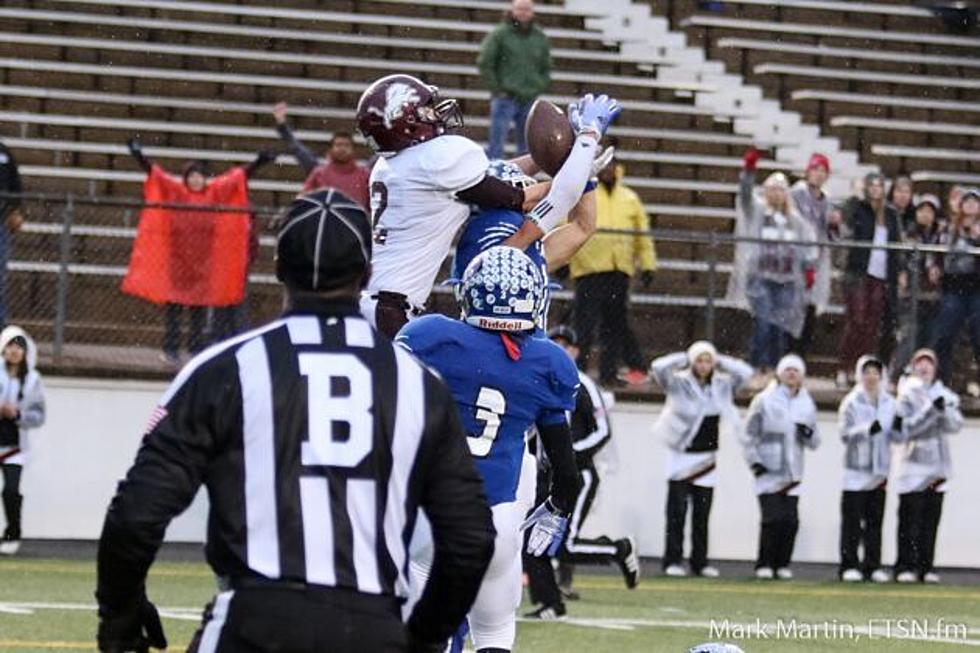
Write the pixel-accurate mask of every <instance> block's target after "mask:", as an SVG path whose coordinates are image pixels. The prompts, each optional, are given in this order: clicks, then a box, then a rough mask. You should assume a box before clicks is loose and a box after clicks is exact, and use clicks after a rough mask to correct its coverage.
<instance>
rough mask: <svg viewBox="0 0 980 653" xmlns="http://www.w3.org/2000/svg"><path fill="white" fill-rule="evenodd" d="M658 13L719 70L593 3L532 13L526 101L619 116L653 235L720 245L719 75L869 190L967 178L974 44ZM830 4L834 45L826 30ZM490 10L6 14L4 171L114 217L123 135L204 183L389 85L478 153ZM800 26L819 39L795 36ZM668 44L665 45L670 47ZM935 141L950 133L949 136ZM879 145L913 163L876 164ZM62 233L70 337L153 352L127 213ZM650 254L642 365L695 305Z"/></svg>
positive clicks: (264, 262) (348, 6)
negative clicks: (401, 80) (609, 16)
mask: <svg viewBox="0 0 980 653" xmlns="http://www.w3.org/2000/svg"><path fill="white" fill-rule="evenodd" d="M656 4H657V3H654V5H656ZM669 4H670V11H671V12H672V13H671V15H670V16H669V18H671V19H672V20H673V21H674V24H675V25H676V26H677V27H678V28H681V27H682V26H683V29H684V32H685V34H686V37H687V39H688V40H689V41H690V42H693V43H695V44H703V46H704V49H705V52H706V53H707V55H708V57H709V58H710V57H715V58H717V59H718V60H719V62H714V63H712V62H708V63H706V64H705V70H715V71H717V72H718V74H716V75H706V76H705V78H704V79H703V80H702V79H695V80H691V79H688V78H686V77H685V76H684V75H682V74H678V72H679V70H678V68H679V66H678V60H677V59H676V58H675V57H672V56H669V55H670V53H669V52H668V49H669V48H667V47H666V46H664V47H659V46H658V45H657V44H652V45H651V47H646V48H636V47H626V45H624V44H623V43H622V42H620V41H618V40H617V39H616V38H612V37H610V36H609V34H608V33H607V32H605V31H603V30H602V29H599V28H597V27H595V22H594V21H595V20H596V18H597V17H601V16H603V15H604V14H605V13H606V8H605V7H602V6H601V3H577V4H576V3H571V2H569V3H568V5H569V6H565V4H552V3H541V4H539V5H538V7H537V15H538V20H539V23H540V24H541V25H542V26H543V27H544V29H545V31H546V33H547V34H548V36H549V38H550V40H551V44H552V48H553V49H552V57H553V64H552V65H553V75H552V77H553V84H552V88H551V90H550V93H549V94H548V95H547V96H546V97H547V99H549V100H551V101H553V102H556V103H559V104H564V103H567V102H569V101H571V100H573V99H574V98H575V97H577V96H578V95H579V94H581V93H583V92H586V91H592V90H601V91H605V92H610V93H612V94H614V95H616V96H617V97H618V98H620V99H621V103H622V104H623V106H624V107H625V109H626V111H625V112H624V114H623V116H622V119H621V120H620V121H619V123H618V124H617V125H616V126H615V127H614V128H613V130H612V133H613V134H614V135H616V136H617V137H618V138H619V140H620V158H621V160H622V161H623V162H624V163H625V164H626V167H627V178H626V181H627V183H629V184H630V185H631V186H632V187H633V188H634V189H635V190H636V191H637V192H638V193H639V195H640V196H641V198H642V199H643V201H644V203H645V205H646V208H647V210H648V212H649V213H650V215H651V218H652V219H653V222H654V225H655V226H657V227H662V228H670V229H686V230H696V231H703V232H719V231H720V232H729V231H731V227H732V220H733V219H734V218H735V216H736V213H735V210H734V208H733V207H734V205H735V202H734V194H735V191H736V180H737V175H738V170H739V168H740V165H741V160H740V157H741V154H742V152H743V151H744V149H745V148H746V147H747V146H749V145H750V144H752V143H753V139H752V138H751V137H750V136H748V135H746V133H745V132H744V131H740V130H739V129H738V126H737V121H738V120H741V119H743V118H744V115H743V113H744V112H741V111H740V110H739V109H738V108H737V107H733V108H732V109H731V110H724V109H718V108H715V107H711V108H709V107H707V106H705V105H704V104H703V103H701V102H698V101H697V100H698V99H700V98H703V97H704V96H710V95H711V94H713V93H715V92H719V91H721V90H722V89H721V88H720V86H719V84H724V83H727V82H729V81H730V79H729V77H726V76H725V75H724V74H722V73H724V71H725V66H728V68H729V69H730V70H732V71H733V72H735V73H739V74H741V75H742V76H743V77H744V78H745V80H746V81H749V82H752V83H753V84H758V85H759V86H760V87H762V89H763V90H764V91H765V93H766V94H767V97H770V98H774V99H776V100H778V102H780V103H782V105H783V106H785V107H789V108H791V109H792V110H794V111H799V112H800V113H801V114H802V115H803V116H804V118H805V119H806V120H808V121H810V122H813V123H816V124H818V125H819V126H820V127H821V129H822V130H825V131H826V132H828V133H829V134H832V135H834V136H836V137H838V138H840V139H841V142H842V143H844V144H845V145H847V147H849V148H852V149H854V148H857V149H859V151H860V154H861V156H862V158H863V160H865V161H867V162H869V163H877V164H880V165H881V166H882V167H883V168H884V169H886V170H887V171H889V172H897V171H898V168H897V166H898V164H901V165H906V164H912V163H915V164H916V165H920V167H919V168H917V169H910V170H907V171H908V172H914V173H917V174H918V177H917V178H918V179H921V180H922V183H923V184H925V185H926V186H929V187H933V186H937V185H941V184H943V183H946V182H947V181H949V180H951V179H953V178H954V177H956V178H961V177H962V176H963V175H970V174H974V173H976V167H975V166H976V165H977V162H976V160H971V159H967V158H964V159H963V160H962V161H960V162H957V161H956V158H955V156H951V155H948V154H941V153H943V152H945V153H949V152H952V151H955V150H956V149H963V150H965V149H967V148H969V147H974V148H975V146H976V144H977V142H978V140H980V136H978V135H977V134H976V133H974V132H975V129H976V121H975V118H976V114H977V113H978V112H980V104H978V103H977V101H976V98H977V94H976V89H977V88H978V86H980V81H978V80H980V63H978V61H980V60H978V58H977V54H978V52H977V41H976V39H971V38H967V37H957V36H950V35H947V34H944V33H942V30H941V29H939V28H938V27H937V26H935V25H932V24H931V23H930V22H929V19H928V17H927V16H924V15H923V14H922V13H921V11H919V10H917V11H905V10H904V9H907V8H903V7H901V6H900V5H895V4H892V5H888V4H880V3H866V2H860V3H840V2H832V1H830V0H793V2H790V1H789V0H784V1H783V2H779V1H777V2H769V3H762V2H757V1H755V0H739V1H738V2H730V3H728V4H729V5H732V6H734V7H735V8H736V9H737V10H738V11H737V12H736V15H734V16H732V15H723V16H719V15H704V14H703V13H702V12H700V11H699V10H698V3H697V2H696V0H673V2H671V3H669ZM843 4H846V5H848V12H847V13H846V15H847V16H848V17H849V18H848V23H847V25H846V26H845V25H844V24H843V23H842V22H841V21H840V20H838V17H835V16H836V14H840V13H841V12H840V11H836V10H839V9H841V7H842V6H843ZM789 5H793V6H789ZM859 5H860V7H859ZM504 6H505V4H504V3H501V2H485V1H476V2H473V1H463V0H332V1H330V2H324V1H322V0H283V1H281V2H271V1H269V0H264V1H257V2H249V3H241V2H235V1H232V0H228V1H221V0H209V1H207V2H196V1H190V2H183V1H177V0H11V1H10V2H5V3H3V6H2V7H0V74H2V77H0V137H2V138H3V139H4V141H5V142H6V143H7V144H8V146H10V147H11V148H12V150H13V151H14V154H15V156H16V157H17V159H18V160H19V162H20V163H21V171H22V174H23V175H24V177H25V181H26V186H27V188H28V190H31V191H39V192H52V193H58V192H65V191H72V192H75V193H79V194H83V195H109V196H115V197H133V196H137V195H138V194H139V192H140V187H139V184H140V182H141V181H142V179H143V176H144V175H143V173H142V172H141V171H140V170H139V168H138V167H137V166H136V164H135V162H134V161H133V160H132V158H131V157H130V155H129V154H128V152H127V150H126V148H125V141H126V140H127V139H128V138H129V137H131V136H134V135H138V136H139V137H140V138H141V140H142V141H143V142H144V143H145V145H146V152H147V154H148V155H149V156H151V157H153V158H154V159H155V160H157V161H159V162H160V163H161V164H163V165H164V166H165V167H168V168H170V169H176V168H178V167H179V166H180V165H181V164H182V162H183V161H186V160H187V159H190V158H195V159H203V160H205V161H209V162H211V163H212V164H213V167H214V168H215V169H222V168H224V167H226V166H230V165H237V164H241V163H244V162H246V161H248V160H249V159H251V158H252V157H253V156H254V153H255V152H256V150H258V149H260V148H268V147H281V144H280V143H279V141H278V140H277V136H276V134H275V132H274V130H273V123H272V119H271V115H270V110H271V106H272V104H273V103H275V102H277V101H279V100H286V101H288V102H289V104H290V121H291V123H292V124H293V125H294V127H295V128H296V132H297V135H298V136H299V137H300V138H301V139H302V140H303V141H304V142H307V143H308V144H310V145H311V146H312V147H314V148H318V147H321V146H323V144H325V143H326V141H327V140H329V138H330V136H331V135H332V133H333V132H334V131H336V130H350V129H351V127H352V124H351V122H352V109H353V107H354V106H355V104H356V101H357V98H358V96H359V95H360V93H361V91H362V90H363V89H364V87H365V86H366V85H367V83H369V82H370V81H371V80H373V79H374V78H376V77H378V76H380V75H383V74H386V73H388V72H396V71H402V72H410V73H412V74H416V75H419V76H421V77H423V78H424V79H426V80H427V81H429V82H431V83H435V84H437V85H439V86H440V87H441V88H442V89H443V90H444V92H445V94H446V95H449V96H452V97H456V98H458V99H459V100H460V103H461V106H462V108H463V111H464V114H465V116H466V123H467V133H468V135H469V136H471V137H473V138H474V139H475V140H477V141H478V142H483V141H484V140H485V139H486V136H487V128H488V120H487V115H488V106H489V104H488V101H489V94H488V93H487V91H486V90H485V89H484V88H483V86H482V82H481V80H480V78H479V75H478V73H477V69H476V67H475V57H476V54H477V52H478V48H479V42H480V40H481V39H482V38H483V36H484V35H485V34H486V33H487V32H488V31H489V30H490V29H492V28H493V27H494V25H495V24H496V23H497V22H498V20H499V19H500V16H501V11H502V9H503V8H504ZM582 7H584V8H582ZM739 12H741V13H739ZM854 16H857V18H854ZM661 20H663V19H662V18H661ZM821 20H822V21H824V24H823V25H821V24H820V22H813V21H821ZM827 24H831V25H834V29H832V30H827V29H826V25H827ZM918 24H921V25H922V28H921V29H918V30H917V29H916V28H915V27H914V26H915V25H918ZM673 36H676V37H678V38H680V39H681V41H683V38H682V37H681V35H680V34H679V33H678V34H674V35H673ZM776 38H778V39H779V41H778V43H776V44H775V45H774V42H775V40H776ZM777 46H778V47H777ZM937 79H940V81H939V82H937V81H936V80H937ZM841 108H843V110H841ZM906 123H907V124H927V125H930V127H926V128H923V129H913V128H907V127H906V126H905V125H906ZM946 125H953V126H954V127H955V131H957V133H955V134H953V135H952V137H951V136H950V134H949V130H948V129H945V127H944V126H946ZM937 126H938V127H937ZM962 129H965V130H966V131H965V132H964V131H961V130H962ZM971 130H972V131H971ZM894 135H897V136H895V137H893V136H894ZM913 136H914V138H913ZM970 139H973V140H972V141H971V140H970ZM890 147H892V148H894V147H914V148H916V149H915V151H914V152H911V153H910V152H909V151H905V152H904V153H903V152H898V153H896V151H894V150H889V149H888V148H890ZM357 148H358V152H357V153H358V156H359V157H361V158H362V159H364V160H367V159H369V157H370V155H371V153H370V152H369V151H368V150H367V148H366V147H364V145H363V143H360V142H359V141H358V142H357ZM778 156H780V154H779V152H778V151H777V157H778ZM852 157H853V155H852ZM787 161H788V159H779V158H777V159H775V160H773V159H766V160H764V161H762V164H761V167H762V168H763V169H766V170H770V169H784V170H787V171H791V172H792V171H794V170H793V166H792V165H790V164H789V163H787ZM937 162H938V163H937ZM795 165H797V166H798V165H799V164H798V163H797V164H795ZM795 171H796V172H798V168H797V170H795ZM957 175H958V176H960V177H957ZM301 182H302V174H301V171H300V169H299V168H298V166H296V165H295V162H294V161H293V160H292V158H291V157H289V156H288V155H282V156H280V157H279V160H278V162H277V164H276V165H271V166H268V167H266V168H264V169H262V170H260V171H259V172H258V173H257V174H256V176H255V178H254V179H253V180H251V182H250V187H251V191H252V200H253V202H255V203H256V204H259V205H266V206H282V205H285V204H287V203H288V202H289V201H290V200H291V198H292V197H293V196H294V194H295V193H296V191H297V190H298V188H299V186H300V183H301ZM30 217H31V219H32V224H31V225H29V228H28V229H26V230H25V232H24V233H23V234H22V235H21V236H20V238H21V241H22V243H21V244H22V245H23V246H24V247H22V248H21V251H24V250H27V249H30V248H31V247H35V248H44V247H52V244H53V243H55V242H56V240H55V239H56V237H57V228H58V227H57V225H58V221H59V220H60V219H61V216H60V214H59V213H58V212H57V211H56V210H52V211H49V212H47V213H45V212H43V211H39V212H38V213H37V214H34V215H31V216H30ZM77 217H78V219H77V220H76V224H75V226H74V227H73V229H75V230H76V232H73V233H76V244H77V246H78V250H79V252H81V254H80V255H79V256H80V259H79V260H78V261H76V262H75V263H73V266H74V267H73V268H72V273H73V274H77V275H78V276H79V282H78V284H77V285H73V292H78V293H88V294H87V295H86V301H85V302H84V303H83V304H84V305H85V306H83V308H82V309H81V310H80V312H79V313H77V314H73V315H72V316H70V321H69V325H70V332H71V333H74V334H83V335H85V337H87V338H91V339H93V340H98V338H99V337H101V336H100V335H99V334H100V333H101V332H100V331H99V329H100V328H103V327H104V328H106V329H108V330H109V331H110V332H111V333H112V334H113V337H116V338H129V339H130V340H132V341H134V342H140V343H145V342H152V343H154V344H155V343H156V340H155V339H156V338H158V327H157V326H156V317H155V313H154V312H153V311H152V310H151V309H149V308H147V307H145V306H137V305H136V303H134V302H129V300H120V299H118V298H117V296H118V290H117V288H116V286H117V284H118V277H119V274H121V270H122V269H123V267H124V266H125V264H126V260H127V257H128V252H129V247H130V244H131V238H132V227H133V226H134V224H135V223H134V219H135V216H134V215H133V212H132V211H131V210H124V209H122V208H119V207H116V208H113V207H103V208H102V209H100V210H99V211H97V212H96V211H87V212H80V213H79V215H78V216H77ZM265 245H268V241H265ZM260 251H261V253H260V257H259V261H258V263H257V265H256V268H255V275H256V276H255V279H254V280H255V281H256V283H257V284H258V285H259V286H260V287H261V288H262V290H261V291H260V292H259V293H258V295H257V297H253V300H252V303H253V305H254V306H255V307H257V308H256V311H255V312H256V315H257V316H265V315H268V314H271V312H272V311H274V310H275V308H276V305H277V300H276V298H275V297H274V294H273V293H272V292H271V289H272V284H271V277H270V276H269V275H270V272H271V269H272V268H271V252H270V251H269V248H268V247H267V246H264V247H263V248H262V249H261V250H260ZM659 254H660V259H661V272H660V273H659V274H658V275H657V277H656V281H655V284H654V286H653V287H652V288H651V289H650V290H649V292H647V293H644V294H638V295H636V296H635V297H634V302H635V303H636V304H638V305H639V307H640V308H639V309H638V312H637V320H638V331H639V333H640V334H641V336H642V338H641V339H642V340H643V344H644V347H645V349H647V350H648V351H651V352H653V351H661V350H662V343H663V342H674V341H675V340H676V341H688V340H690V339H691V338H692V337H695V336H698V335H701V333H700V331H699V329H701V325H702V320H701V313H702V310H701V309H702V307H703V306H704V303H705V299H704V297H705V294H706V292H707V289H708V287H709V281H708V275H707V271H708V267H709V266H708V264H707V263H706V260H707V259H706V255H707V248H706V247H705V246H704V245H701V244H692V243H662V244H661V245H660V247H659ZM714 254H715V255H718V256H719V257H720V262H719V265H718V266H717V271H718V272H719V274H720V276H719V278H718V279H716V280H715V281H716V288H719V289H721V288H724V281H725V279H726V277H727V273H728V272H729V270H730V265H729V263H728V262H729V261H730V258H731V251H730V248H728V247H719V248H717V249H716V250H714ZM12 270H13V271H14V273H15V276H16V278H15V279H14V281H13V283H14V285H16V284H20V285H21V286H23V287H27V286H29V285H30V284H34V283H36V279H37V278H39V275H42V276H43V275H51V274H53V272H52V269H51V264H50V263H48V262H40V263H38V262H34V263H31V264H27V263H26V262H24V261H21V262H18V261H15V262H14V265H12ZM18 275H19V276H18ZM45 278H47V277H45ZM563 296H564V295H560V296H559V297H563ZM89 298H91V300H90V301H89ZM119 301H127V302H128V303H126V304H125V310H126V311H127V313H126V314H127V315H128V316H129V317H127V318H126V320H125V321H123V322H121V323H118V324H112V325H106V324H105V323H104V322H105V321H104V319H102V317H101V316H100V315H99V314H98V311H97V310H94V309H93V310H91V311H90V312H84V311H85V308H86V307H87V306H92V307H95V306H97V305H98V302H119ZM440 301H441V300H440V299H439V298H438V297H437V299H436V305H437V308H438V307H439V302H440ZM718 305H719V306H725V304H723V303H719V304H718ZM557 307H558V310H564V309H565V308H567V305H562V303H561V302H558V303H557ZM15 308H16V306H15ZM32 310H33V309H32ZM744 319H745V317H744V315H743V314H735V313H733V314H732V318H731V324H732V325H733V327H734V328H733V329H731V330H730V331H731V335H730V336H729V339H730V342H727V343H726V342H724V341H722V343H721V344H723V345H725V346H727V347H728V348H734V349H736V350H737V349H741V348H742V347H743V345H744V342H743V341H742V340H743V339H742V338H741V335H740V333H741V332H742V331H743V330H742V329H740V327H741V326H743V322H742V321H743V320H744ZM127 328H131V329H130V330H131V331H132V334H134V335H132V337H130V336H127V335H126V333H127ZM71 329H74V330H73V331H72V330H71ZM654 333H656V334H657V337H658V339H660V343H658V342H654V341H653V337H652V335H651V334H654ZM828 333H829V334H830V335H826V336H825V337H826V339H827V340H828V342H829V338H830V337H831V336H832V335H833V334H832V331H828ZM826 347H828V348H829V347H830V345H826Z"/></svg>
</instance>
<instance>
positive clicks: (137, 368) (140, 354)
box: [0, 194, 980, 378]
mask: <svg viewBox="0 0 980 653" xmlns="http://www.w3.org/2000/svg"><path fill="white" fill-rule="evenodd" d="M7 197H9V196H7ZM0 199H2V198H0ZM20 199H21V203H22V205H23V207H24V209H23V210H24V213H25V214H26V215H27V217H28V222H26V223H25V225H24V227H23V229H22V231H21V233H20V234H19V235H18V236H16V238H17V240H18V242H17V244H16V247H15V249H14V254H13V256H12V257H11V258H10V260H9V262H8V269H7V275H6V284H5V286H6V287H5V292H6V296H7V305H8V311H7V315H8V322H9V323H14V324H20V325H22V326H25V327H26V328H27V329H28V330H29V331H31V332H32V334H34V335H35V336H36V339H37V340H38V342H39V343H40V352H41V360H42V363H43V364H44V365H46V366H49V368H53V369H56V370H58V371H61V372H67V373H77V374H97V375H121V376H148V377H160V378H162V377H164V376H166V375H168V374H172V372H173V368H172V367H169V366H168V365H166V364H165V363H164V362H162V361H161V359H160V351H161V343H162V338H163V328H162V310H161V308H160V307H157V306H154V305H152V304H149V303H147V302H145V301H142V300H138V299H135V298H133V297H129V296H127V295H124V294H122V293H121V291H120V288H119V286H120V283H121V280H122V278H123V276H124V275H125V273H126V269H127V264H128V262H129V257H130V254H131V249H132V245H133V238H134V235H135V233H136V226H137V224H138V221H139V215H140V211H141V210H142V209H143V208H146V206H147V205H145V204H144V203H143V202H141V201H140V200H138V199H136V198H120V197H88V196H74V195H51V194H47V195H44V194H25V195H23V196H21V197H20ZM167 208H170V209H171V210H173V211H174V212H176V213H179V212H180V211H183V210H192V211H194V212H200V211H202V210H205V211H207V210H222V211H227V210H228V209H227V208H222V207H211V208H210V209H209V208H203V209H202V207H200V206H193V207H186V206H178V205H168V207H167ZM236 210H239V211H240V210H242V209H240V208H239V209H236ZM248 211H249V212H250V213H252V214H254V215H255V216H256V219H257V224H258V225H259V227H260V229H261V231H260V234H261V235H260V236H259V237H258V253H257V255H256V256H255V260H254V263H253V265H252V267H251V269H250V272H249V275H248V292H247V300H246V302H245V303H244V305H243V307H242V308H241V309H240V311H241V312H240V313H239V315H238V319H242V322H241V323H240V324H239V325H238V328H243V327H244V324H245V323H246V322H247V321H249V320H247V319H243V318H246V317H247V316H248V315H251V322H253V323H260V322H263V321H265V320H268V319H271V318H272V317H273V316H274V315H275V314H276V313H277V312H278V310H279V309H280V306H281V293H280V290H279V289H278V284H277V282H276V280H275V276H274V266H273V261H272V248H273V246H274V243H275V239H274V237H273V236H272V231H271V229H270V226H271V225H272V223H273V222H274V220H275V218H276V217H277V216H278V215H280V214H281V209H279V208H278V207H261V206H253V207H250V208H249V209H248ZM91 213H101V214H103V215H102V217H101V218H100V219H99V220H93V219H92V218H91V215H89V216H86V215H85V214H91ZM600 233H609V232H606V231H601V232H600ZM613 233H617V234H620V235H622V234H624V233H626V234H633V235H642V236H648V237H652V238H653V239H654V240H655V242H656V243H657V246H658V247H659V248H665V249H666V248H671V247H673V248H679V247H688V248H690V250H691V251H693V252H695V253H696V256H693V257H690V258H686V259H685V258H669V257H662V258H661V261H660V266H659V272H658V273H657V275H658V276H663V277H665V280H664V281H663V282H662V283H659V284H658V285H657V288H656V289H654V290H651V291H640V290H634V291H633V292H632V293H631V295H630V303H631V305H632V306H633V310H634V314H635V317H634V324H636V325H637V335H638V337H639V339H640V341H641V347H642V349H643V351H644V352H645V354H649V355H652V354H654V353H662V352H663V351H666V350H667V349H671V348H673V349H677V348H679V347H682V346H683V345H684V344H685V343H686V342H688V341H689V340H691V339H693V338H694V337H695V336H696V337H707V338H709V339H712V340H717V341H719V342H721V343H725V347H726V349H728V350H731V351H740V350H741V349H742V348H743V346H744V344H745V343H744V342H742V341H741V340H742V336H743V335H745V333H744V329H742V328H741V326H742V325H744V323H745V319H746V318H745V314H744V313H742V314H741V315H739V314H737V313H731V310H732V309H734V308H736V307H735V305H734V304H733V303H732V302H731V301H729V300H728V299H727V298H726V293H725V287H726V283H727V279H728V277H729V275H730V274H731V272H732V271H733V268H732V262H731V260H732V258H731V257H732V248H733V246H735V245H736V244H737V243H739V242H760V241H758V240H756V239H746V238H738V237H735V236H733V235H730V234H727V233H717V232H693V231H680V230H665V229H654V230H652V231H649V232H639V233H637V232H613ZM819 247H822V248H829V249H832V250H835V251H836V250H843V249H847V248H852V247H863V248H873V247H881V246H874V245H871V244H868V243H852V242H846V241H841V242H821V243H819ZM881 248H883V249H894V250H900V251H902V252H905V253H906V254H907V255H908V256H911V257H921V256H924V255H926V254H927V253H934V252H935V253H938V252H942V251H943V250H942V248H935V247H933V248H930V247H916V246H910V245H890V246H886V247H881ZM976 253H977V254H980V250H977V252H976ZM685 280H686V283H685ZM910 287H911V289H912V290H911V292H912V295H911V297H912V302H913V306H914V305H915V303H916V302H917V301H918V299H917V298H918V292H919V280H918V279H917V277H916V276H915V275H913V278H912V280H911V285H910ZM573 297H574V295H573V292H572V291H571V290H568V289H564V290H559V291H556V292H555V294H554V299H555V301H554V303H553V312H552V316H553V319H555V318H557V319H558V320H562V319H563V316H564V319H567V318H568V316H569V315H570V312H571V308H572V300H573ZM431 308H432V310H436V311H440V312H445V313H450V314H451V313H453V312H454V311H455V310H457V309H456V308H455V303H454V301H453V300H452V293H451V290H450V289H449V288H447V287H445V286H437V287H436V289H435V292H434V295H433V298H432V301H431ZM719 311H726V313H725V315H724V317H719ZM842 311H843V309H842V308H841V306H839V305H836V304H834V305H831V306H830V308H829V310H828V312H827V314H828V315H829V316H831V319H833V317H835V316H839V315H840V314H841V313H842ZM913 314H914V312H913ZM217 320H218V315H217V311H216V309H215V308H213V307H212V308H211V309H207V318H206V320H205V321H204V325H203V328H204V330H205V338H207V337H210V336H209V335H208V334H210V333H211V330H212V329H214V328H216V324H217ZM739 320H741V322H739ZM736 324H738V325H739V326H738V327H735V326H733V325H736ZM675 340H676V342H675ZM831 351H832V350H831Z"/></svg>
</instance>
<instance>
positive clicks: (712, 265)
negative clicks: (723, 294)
mask: <svg viewBox="0 0 980 653" xmlns="http://www.w3.org/2000/svg"><path fill="white" fill-rule="evenodd" d="M709 233H710V235H709V237H708V299H707V302H706V303H705V310H704V337H705V338H706V339H707V340H708V341H709V342H714V341H715V290H716V289H717V287H718V240H717V238H716V237H715V232H713V231H712V232H709Z"/></svg>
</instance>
